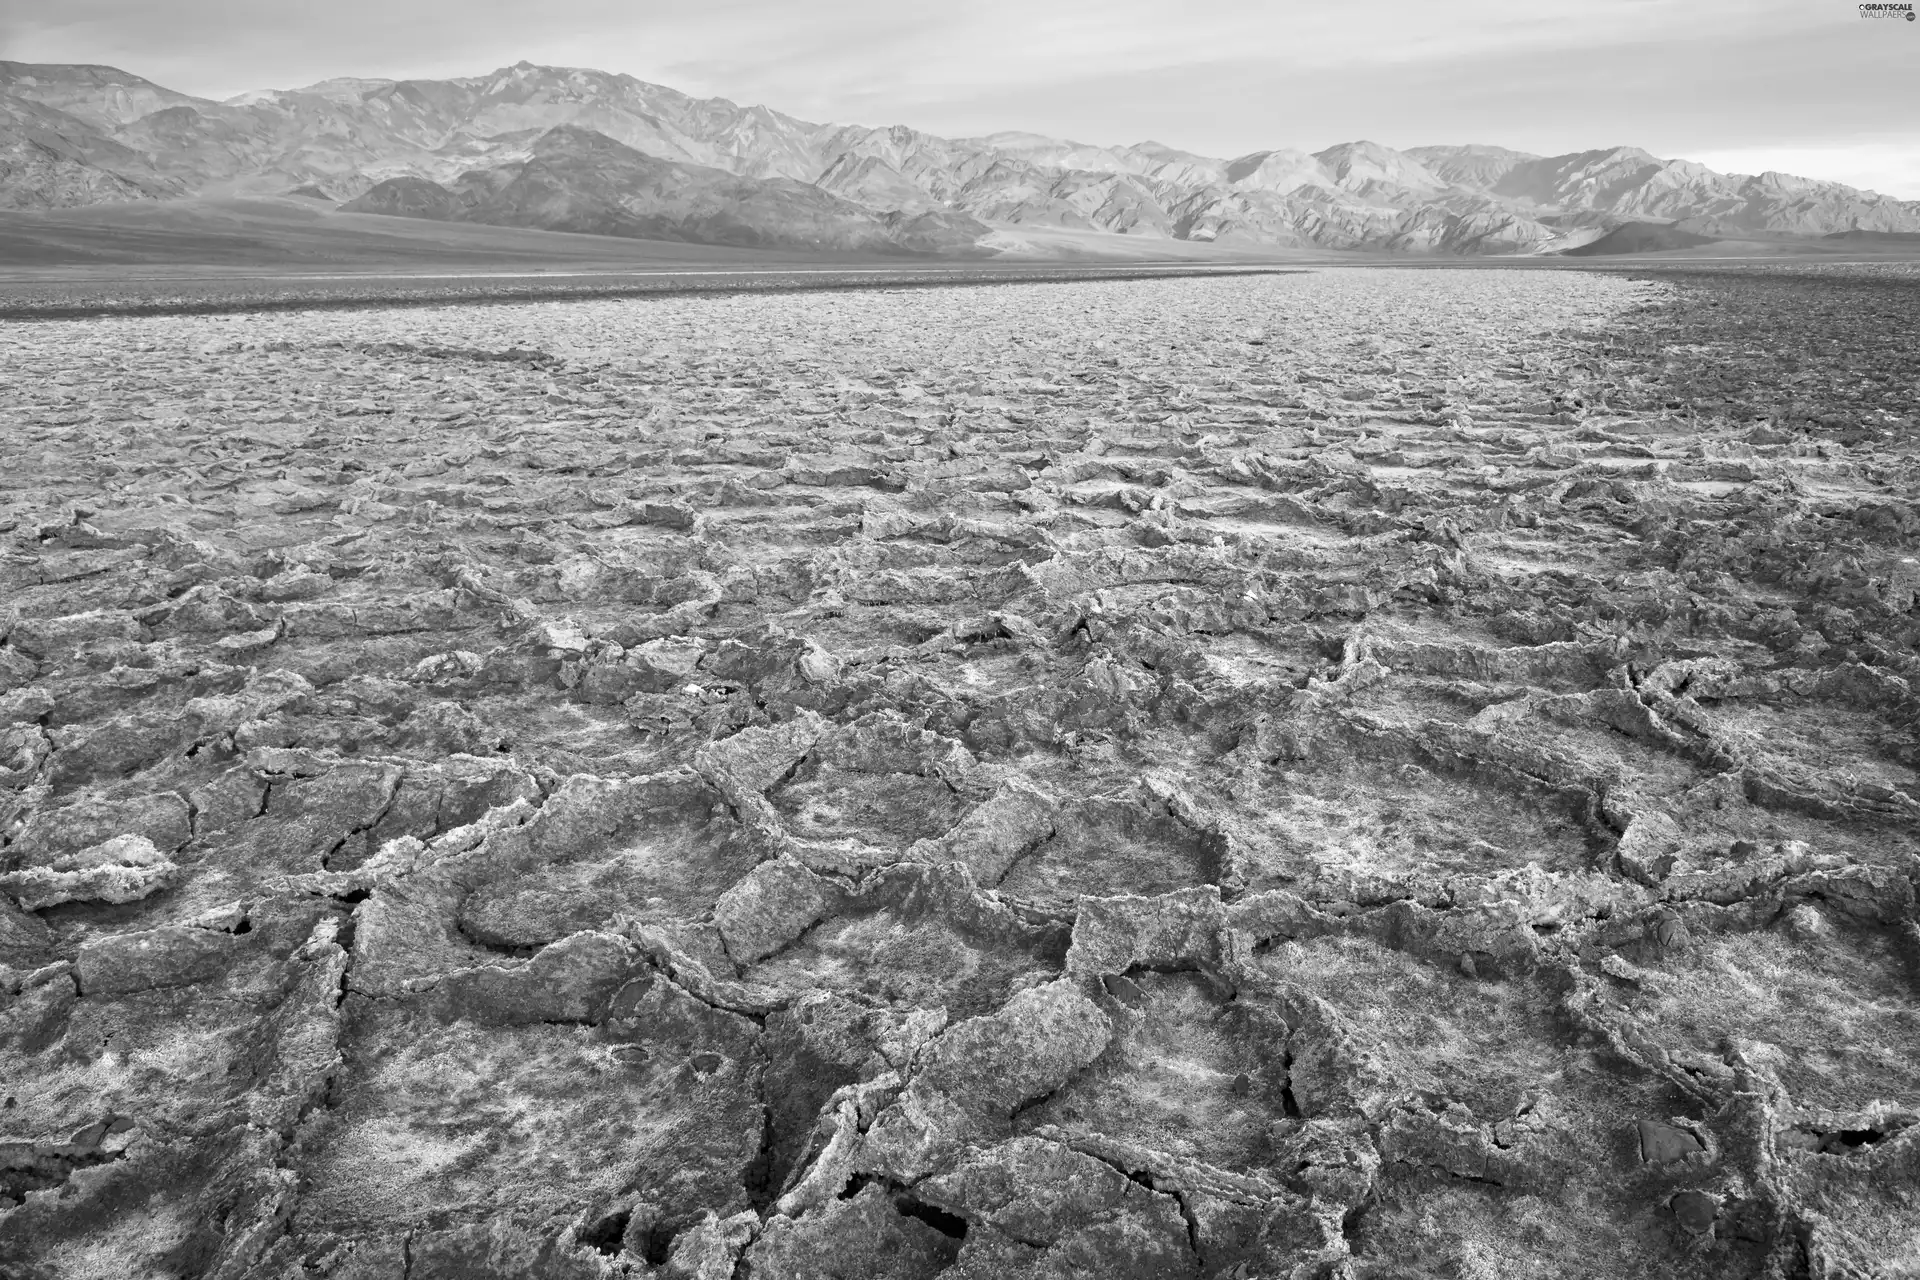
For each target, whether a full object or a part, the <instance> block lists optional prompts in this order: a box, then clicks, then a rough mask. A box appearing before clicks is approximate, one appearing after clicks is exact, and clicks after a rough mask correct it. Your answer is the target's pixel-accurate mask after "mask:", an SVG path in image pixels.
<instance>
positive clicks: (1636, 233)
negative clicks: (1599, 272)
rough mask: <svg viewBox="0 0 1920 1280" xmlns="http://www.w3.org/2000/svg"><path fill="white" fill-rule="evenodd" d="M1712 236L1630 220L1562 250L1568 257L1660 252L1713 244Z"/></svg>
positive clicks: (1655, 223)
mask: <svg viewBox="0 0 1920 1280" xmlns="http://www.w3.org/2000/svg"><path fill="white" fill-rule="evenodd" d="M1715 243H1717V241H1716V240H1715V239H1714V238H1713V237H1712V236H1701V235H1695V234H1694V233H1693V232H1691V231H1683V230H1681V229H1680V228H1679V227H1676V226H1670V225H1668V224H1666V223H1658V222H1629V223H1626V224H1625V225H1623V226H1618V227H1615V228H1614V229H1613V230H1612V231H1609V232H1608V233H1607V234H1606V235H1604V236H1601V237H1600V238H1599V239H1598V240H1592V241H1589V242H1588V243H1586V244H1583V245H1578V246H1576V247H1575V248H1572V249H1563V250H1561V252H1562V253H1563V254H1565V255H1566V256H1567V257H1570V258H1592V257H1604V256H1606V255H1608V254H1615V253H1662V252H1665V251H1666V250H1668V249H1692V248H1694V247H1696V246H1698V245H1703V244H1715Z"/></svg>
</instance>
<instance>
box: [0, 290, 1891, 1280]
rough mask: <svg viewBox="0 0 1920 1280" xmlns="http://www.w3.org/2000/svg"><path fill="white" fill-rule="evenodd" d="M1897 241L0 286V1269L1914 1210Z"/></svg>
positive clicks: (1654, 1230)
mask: <svg viewBox="0 0 1920 1280" xmlns="http://www.w3.org/2000/svg"><path fill="white" fill-rule="evenodd" d="M1917 330H1920V274H1916V272H1915V269H1914V268H1912V267H1910V266H1907V267H1903V266H1897V265H1889V266H1884V267H1862V268H1846V267H1837V266H1827V267H1790V266H1781V267H1773V268H1752V269H1747V268H1733V267H1722V268H1714V269H1701V270H1698V271H1694V272H1691V273H1688V272H1678V271H1667V272H1656V273H1645V272H1642V273H1640V274H1639V275H1637V276H1636V275H1633V274H1630V273H1626V272H1574V271H1501V270H1425V271H1422V270H1374V269H1322V268H1315V269H1310V270H1304V271H1301V272H1298V273H1295V274H1285V275H1262V276H1250V277H1237V278H1218V279H1204V278H1201V279H1159V280H1107V281H1093V282H1083V283H1043V284H991V285H975V286H971V287H961V288H951V289H946V288H916V289H885V288H877V289H871V290H866V291H859V292H807V293H781V294H731V295H728V294H716V295H712V296H675V297H656V298H642V299H604V300H575V301H533V302H516V303H504V304H498V305H488V306H477V305H475V306H445V307H427V308H411V309H404V310H401V309H391V308H387V309H382V308H378V307H374V308H366V309H357V310H323V311H294V312H284V313H274V314H248V315H151V316H134V317H118V318H101V319H74V320H54V319H48V320H34V321H18V322H14V323H9V324H7V325H5V327H4V331H3V332H0V383H4V385H5V386H6V388H7V393H6V397H5V399H4V402H0V545H3V546H4V550H3V552H0V640H3V641H4V643H3V644H0V895H4V897H0V1094H3V1095H4V1097H3V1098H0V1275H5V1276H6V1277H8V1278H9V1280H83V1278H87V1280H91V1278H94V1277H98V1278H100V1280H108V1278H109V1277H111V1278H113V1280H124V1278H127V1277H149V1276H151V1277H161V1276H166V1277H182V1278H184V1277H225V1278H233V1280H237V1278H239V1277H265V1278H269V1280H305V1278H308V1277H314V1278H317V1277H337V1278H338V1280H452V1278H454V1277H460V1278H462V1280H468V1278H476V1280H477V1278H488V1277H497V1278H498V1280H517V1278H519V1277H555V1278H561V1277H564V1278H566V1280H592V1278H595V1277H604V1276H615V1275H634V1276H645V1275H660V1276H671V1277H677V1278H681V1280H693V1278H696V1277H697V1278H698V1280H742V1278H746V1280H815V1278H817V1277H847V1278H849V1280H852V1278H855V1277H878V1276H889V1277H899V1278H900V1280H920V1278H922V1277H933V1276H936V1275H937V1276H941V1277H945V1278H946V1280H976V1278H979V1280H985V1278H991V1280H1011V1278H1013V1277H1023V1276H1030V1277H1035V1278H1038V1277H1053V1276H1086V1277H1139V1278H1140V1280H1150V1278H1156V1277H1181V1276H1192V1277H1208V1278H1218V1280H1228V1278H1233V1280H1248V1278H1251V1277H1302V1278H1304V1277H1334V1276H1350V1277H1355V1278H1365V1280H1388V1278H1390V1277H1407V1278H1410V1277H1463V1278H1472V1280H1507V1278H1510V1277H1560V1276H1568V1275H1580V1276H1586V1277H1638V1276H1698V1277H1760V1276H1772V1277H1779V1278H1781V1280H1786V1278H1788V1277H1795V1276H1827V1277H1843V1276H1844V1277H1869V1276H1887V1277H1891V1276H1911V1275H1915V1274H1920V1123H1917V1122H1920V928H1916V915H1915V883H1916V879H1917V878H1920V736H1917V735H1920V698H1917V697H1916V683H1917V682H1920V657H1917V656H1916V642H1917V641H1920V612H1917V611H1916V596H1917V595H1920V559H1917V558H1916V557H1920V448H1917V447H1916V440H1917V439H1920V437H1916V434H1915V433H1916V429H1917V427H1920V365H1917V364H1916V359H1915V353H1914V347H1913V335H1914V334H1915V332H1916V331H1917Z"/></svg>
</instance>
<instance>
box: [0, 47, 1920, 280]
mask: <svg viewBox="0 0 1920 1280" xmlns="http://www.w3.org/2000/svg"><path fill="white" fill-rule="evenodd" d="M563 128H564V129H567V130H572V131H576V132H575V133H569V134H564V135H560V139H561V142H564V143H565V144H566V145H565V146H561V145H560V143H559V142H556V143H555V144H554V145H553V147H552V148H550V150H553V151H554V152H555V154H554V155H549V156H547V157H545V158H544V159H536V158H535V157H534V156H533V151H534V149H535V148H537V147H538V146H539V145H540V142H541V140H542V139H546V138H551V137H553V136H554V133H553V131H554V130H556V129H563ZM585 133H591V134H594V135H596V136H598V137H602V138H605V139H607V140H608V142H609V143H610V144H611V145H612V146H613V147H616V148H619V150H618V151H611V150H601V151H596V149H595V148H596V147H597V146H598V144H594V143H591V142H590V141H589V140H587V139H585V138H584V137H583V136H581V135H583V134H585ZM561 151H565V152H567V155H566V156H564V157H560V156H559V152H561ZM594 154H601V155H604V156H605V157H610V158H611V159H609V161H608V162H609V164H611V165H612V168H613V169H614V170H617V171H618V173H619V174H620V175H622V177H621V181H622V182H625V183H626V184H627V189H625V190H621V191H615V190H613V188H612V187H610V186H609V185H608V181H609V180H608V177H607V175H606V174H603V173H596V172H595V171H594V166H593V164H592V163H590V162H589V161H588V160H587V159H586V157H588V156H590V155H594ZM635 156H638V157H641V158H644V159H645V160H649V161H656V162H659V164H664V165H669V166H678V168H674V169H660V168H658V167H657V166H650V165H648V164H645V163H642V162H641V161H640V160H636V159H635V158H634V157H635ZM530 165H531V166H533V169H534V171H535V174H536V178H534V179H530V178H528V177H527V174H528V172H529V166H530ZM488 175H491V176H488ZM723 178H724V180H722V179H723ZM536 180H537V182H538V183H541V184H545V185H544V186H542V190H543V192H544V195H543V196H542V197H541V198H540V199H538V200H535V199H532V198H531V196H530V194H529V192H530V188H529V186H528V184H529V183H530V182H534V181H536ZM422 183H425V184H430V187H431V188H432V189H435V190H438V191H441V192H443V193H445V195H444V197H442V196H435V195H433V193H432V190H430V189H429V187H428V186H421V185H419V184H422ZM515 183H519V184H520V185H519V186H518V187H515V185H514V184H515ZM674 183H678V184H679V185H678V186H677V187H675V186H674V185H673V184H674ZM383 184H397V185H386V186H383ZM670 187H671V188H672V189H671V190H670V189H669V188H670ZM562 188H564V190H562ZM799 188H806V190H805V191H802V190H800V189H799ZM299 189H311V190H315V191H318V192H321V193H324V194H325V195H326V196H327V197H328V198H329V199H332V200H334V201H336V202H337V203H340V204H342V205H343V206H346V207H350V208H359V209H361V210H366V209H368V208H370V207H373V206H384V205H391V206H393V207H394V210H395V211H396V212H405V214H406V216H414V217H419V216H446V217H451V218H461V219H467V220H486V219H489V218H500V219H509V220H511V219H529V218H535V219H538V218H547V219H550V220H552V221H553V229H574V230H578V229H580V225H581V224H582V220H584V222H585V223H587V224H594V225H604V226H608V227H621V228H625V229H624V230H621V231H618V232H616V234H633V235H640V234H650V235H657V236H665V237H667V238H687V237H697V236H711V235H725V236H731V237H734V238H733V239H727V240H720V241H715V242H716V243H756V242H762V243H768V244H774V243H778V244H784V245H804V244H812V243H816V241H817V240H818V238H819V237H820V236H826V238H827V242H828V243H825V244H822V245H821V247H834V248H876V247H881V246H883V245H892V246H893V249H891V250H885V251H901V252H929V253H951V252H966V251H968V249H969V247H970V246H971V245H972V244H974V243H977V242H978V240H979V239H980V238H983V237H985V236H986V235H988V234H989V233H990V228H989V226H988V225H987V224H997V225H1000V226H1005V227H1012V228H1021V227H1030V228H1061V229H1067V230H1075V231H1091V232H1102V233H1108V234H1118V235H1129V236H1143V237H1157V238H1162V239H1173V240H1191V241H1196V242H1209V241H1210V242H1214V243H1222V244H1230V245H1236V246H1247V247H1250V248H1252V247H1275V248H1301V247H1312V248H1318V249H1369V250H1387V251H1399V252H1415V253H1434V252H1440V253H1478V254H1488V253H1495V254H1511V253H1540V252H1552V251H1558V250H1564V249H1566V248H1570V247H1575V246H1577V245H1579V244H1581V243H1585V242H1587V241H1591V240H1595V239H1598V238H1600V237H1602V236H1605V235H1607V234H1608V233H1609V232H1611V231H1612V230H1614V229H1615V228H1618V227H1621V226H1624V225H1627V224H1629V223H1649V224H1660V225H1671V226H1673V227H1675V228H1676V229H1677V230H1678V231H1679V232H1682V233H1685V234H1688V235H1699V236H1705V237H1709V238H1714V237H1729V236H1733V237H1737V236H1742V235H1754V234H1760V235H1788V236H1809V237H1813V236H1826V235H1833V234H1839V233H1847V232H1863V233H1864V232H1881V233H1892V234H1899V233H1910V232H1920V201H1901V200H1897V199H1895V198H1893V197H1889V196H1884V195H1880V194H1878V193H1873V192H1865V191H1859V190H1857V189H1855V188H1851V187H1846V186H1844V185H1842V184H1839V183H1831V182H1822V181H1819V180H1815V179H1808V178H1800V177H1794V176H1792V175H1786V174H1775V173H1769V174H1761V175H1743V174H1720V173H1716V172H1714V171H1713V170H1711V169H1708V168H1706V167H1705V166H1704V165H1700V164H1697V163H1695V162H1692V161H1687V160H1671V159H1661V158H1659V157H1655V156H1653V155H1651V154H1649V153H1648V152H1646V151H1644V150H1641V149H1639V148H1635V147H1626V146H1615V147H1602V148H1594V149H1590V150H1587V151H1579V152H1569V153H1566V154H1563V155H1558V156H1538V155H1534V154H1532V153H1529V152H1521V151H1515V150H1511V149H1508V148H1504V147H1497V146H1490V145H1486V144H1462V145H1453V146H1423V147H1412V148H1407V149H1405V150H1396V149H1394V148H1391V147H1386V146H1382V145H1380V144H1378V143H1374V142H1370V141H1366V140H1356V141H1352V142H1346V143H1339V144H1336V145H1335V146H1332V147H1328V148H1324V149H1323V150H1321V151H1318V152H1313V153H1307V152H1302V151H1297V150H1293V149H1290V148H1284V147H1281V148H1271V149H1265V150H1259V151H1254V152H1249V153H1247V154H1245V155H1242V156H1237V157H1211V156H1204V155H1200V154H1198V153H1194V152H1188V151H1183V150H1180V149H1178V148H1175V147H1170V146H1167V145H1164V144H1161V143H1157V142H1152V141H1145V142H1140V143H1132V144H1126V145H1121V146H1101V145H1095V144H1090V143H1084V142H1078V141H1074V140H1071V139H1064V138H1054V137H1050V136H1048V135H1044V134H1037V133H1029V132H1019V131H1008V132H1002V133H996V134H989V135H985V136H983V137H975V138H945V137H941V136H938V135H935V134H930V133H926V132H924V131H921V130H917V129H913V128H911V127H909V126H904V125H892V126H880V127H875V126H865V125H847V124H831V123H815V122H811V121H807V120H802V119H800V118H798V117H795V116H790V115H786V114H784V113H782V112H780V111H778V110H776V109H774V108H772V107H769V106H764V105H757V104H756V105H750V106H742V105H740V104H737V103H734V102H732V101H730V100H728V99H725V98H718V97H709V98H696V97H694V96H692V95H689V94H686V93H684V92H682V91H680V90H677V89H673V88H670V87H668V86H664V85H655V84H650V83H648V82H645V81H642V80H639V79H637V78H635V77H633V76H630V75H625V74H622V73H615V72H606V71H599V70H595V69H592V68H578V67H546V66H540V65H536V64H534V63H531V62H528V61H525V60H523V61H521V62H518V63H515V64H513V65H511V66H506V67H500V68H496V69H495V70H493V71H491V72H487V73H484V74H481V75H474V76H465V77H456V78H453V79H447V80H427V79H398V80H396V79H385V78H361V77H351V76H346V77H335V78H333V79H329V80H324V81H320V82H317V83H315V84H312V85H307V86H303V87H301V88H296V89H270V90H261V91H256V92H252V93H247V94H241V95H238V96H236V97H234V98H231V99H228V100H227V101H225V102H214V101H211V100H209V99H204V98H196V97H193V96H191V95H187V94H182V93H178V92H176V91H174V90H171V89H167V88H165V87H163V86H160V85H157V84H154V83H153V82H151V81H148V80H145V79H142V78H141V77H139V76H137V75H134V74H132V73H130V72H125V71H121V70H120V69H118V68H114V67H105V66H97V65H91V64H29V63H17V62H0V208H12V209H44V208H59V207H68V206H72V205H82V204H88V203H98V202H102V201H115V200H148V199H167V198H170V197H174V196H180V195H188V194H193V195H216V196H223V195H258V194H280V193H284V192H287V191H292V190H299ZM376 192H377V193H378V194H375V193H376ZM513 192H518V194H517V195H515V194H512V193H513ZM503 193H508V194H503ZM722 206H726V207H725V208H723V207H722ZM429 210H436V211H438V212H437V213H428V212H427V211H429ZM616 210H617V211H618V212H616ZM502 225H544V224H537V223H536V224H529V223H527V222H524V221H507V222H503V223H502ZM909 226H917V227H918V228H919V230H917V231H911V232H902V231H901V228H902V227H909ZM644 228H651V230H650V231H648V230H643V229H644ZM756 237H758V238H759V239H758V240H756V239H755V238H756ZM968 237H973V239H972V240H969V239H968ZM909 246H912V247H909Z"/></svg>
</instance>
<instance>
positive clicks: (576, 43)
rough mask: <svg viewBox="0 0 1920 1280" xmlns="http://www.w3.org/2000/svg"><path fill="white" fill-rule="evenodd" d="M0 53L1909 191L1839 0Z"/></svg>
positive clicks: (1146, 13)
mask: <svg viewBox="0 0 1920 1280" xmlns="http://www.w3.org/2000/svg"><path fill="white" fill-rule="evenodd" d="M0 58H7V59H13V60H17V61H25V62H99V63H108V64H111V65H113V66H118V67H121V68H123V69H125V70H128V71H132V72H135V73H136V74H139V75H142V76H145V77H147V78H148V79H150V80H154V81H156V82H158V83H160V84H163V85H166V86H168V87H169V88H173V89H178V90H181V91H184V92H187V93H193V94H198V95H201V96H204V97H214V98H224V97H229V96H231V95H233V94H236V93H240V92H243V91H246V90H251V89H262V88H291V87H295V86H298V85H303V84H310V83H312V82H314V81H316V80H322V79H327V78H330V77H333V76H341V75H355V76H379V77H393V78H403V77H432V78H438V77H446V76H456V75H476V74H481V73H484V72H486V71H489V70H492V69H494V68H496V67H500V66H504V65H507V64H509V63H512V62H517V61H519V60H521V59H523V58H524V59H528V60H531V61H533V62H538V63H547V64H553V65H562V66H589V67H596V68H599V69H601V70H606V71H617V72H626V73H628V74H631V75H634V76H637V77H639V78H640V79H642V80H650V81H654V82H656V83H661V84H667V85H671V86H673V87H675V88H678V89H681V90H684V91H686V92H689V93H694V94H699V95H702V96H708V95H711V96H718V97H725V98H730V99H732V100H734V101H736V102H741V103H764V104H766V105H768V106H771V107H775V108H777V109H779V110H781V111H785V112H787V113H788V114H790V115H796V116H800V117H802V118H804V119H809V120H816V121H834V122H845V123H858V124H869V125H888V124H907V125H912V126H914V127H915V128H919V129H924V130H927V131H929V132H932V133H937V134H944V135H948V136H975V135H979V134H986V133H993V132H998V131H1001V130H1009V129H1017V130H1027V131H1031V132H1036V133H1045V134H1052V135H1056V136H1063V137H1069V138H1073V139H1075V140H1077V141H1082V142H1091V143H1098V144H1116V143H1127V142H1138V141H1142V140H1145V139H1149V138H1151V139H1153V140H1155V141H1159V142H1163V143H1166V144H1168V145H1170V146H1175V147H1180V148H1183V149H1185V150H1189V151H1196V152H1200V153H1202V154H1206V155H1216V156H1234V155H1241V154H1245V153H1246V152H1249V151H1255V150H1261V149H1265V148H1270V147H1300V148H1302V149H1306V150H1317V149H1319V148H1322V147H1325V146H1329V145H1331V144H1333V143H1335V142H1345V141H1351V140H1354V139H1358V138H1366V139H1370V140H1372V141H1375V142H1380V143H1384V144H1386V145H1388V146H1393V147H1408V146H1417V145H1421V144H1426V143H1461V142H1480V143H1492V144H1495V145H1500V146H1507V147H1514V148H1517V149H1520V150H1524V151H1534V152H1540V153H1543V154H1558V153H1562V152H1567V151H1577V150H1586V149H1588V148H1592V147H1604V146H1615V145H1632V146H1639V147H1643V148H1645V149H1646V150H1648V151H1651V152H1653V153H1654V154H1655V155H1659V156H1663V157H1669V158H1673V157H1680V158H1686V159H1691V160H1699V161H1702V162H1703V163H1706V164H1708V165H1710V166H1712V167H1713V168H1715V169H1719V170H1721V171H1723V172H1740V173H1755V172H1760V171H1763V170H1766V169H1779V170H1781V171H1783V172H1788V173H1796V174H1800V175H1802V176H1805V177H1814V178H1826V179H1831V180H1835V181H1840V182H1846V183H1849V184H1851V185H1854V186H1860V187H1866V188H1869V189H1873V190H1878V191H1883V192H1886V193H1888V194H1891V195H1897V196H1901V197H1903V198H1906V199H1920V22H1913V23H1908V22H1904V21H1897V20H1896V21H1868V20H1863V19H1862V18H1861V16H1860V13H1859V6H1858V5H1857V4H1855V3H1850V2H1845V0H1686V2H1685V3H1681V2H1678V0H1588V2H1587V3H1580V4H1574V3H1564V2H1562V0H1538V2H1537V3H1528V4H1523V3H1513V2H1511V0H1500V2H1497V3H1496V2H1494V0H1445V2H1444V3H1441V2H1437V0H1368V2H1366V3H1351V4H1341V3H1334V2H1332V0H1325V2H1323V3H1283V2H1280V0H1208V3H1206V4H1204V5H1191V4H1179V3H1174V2H1172V0H942V2H941V3H938V4H930V3H923V2H922V0H838V2H835V3H811V2H809V0H541V3H538V4H533V3H528V2H527V0H328V2H327V3H325V4H306V3H294V2H292V0H0Z"/></svg>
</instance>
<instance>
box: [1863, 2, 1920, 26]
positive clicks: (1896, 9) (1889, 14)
mask: <svg viewBox="0 0 1920 1280" xmlns="http://www.w3.org/2000/svg"><path fill="white" fill-rule="evenodd" d="M1860 16H1861V17H1863V18H1881V19H1887V20H1890V21H1895V22H1898V21H1900V20H1901V19H1905V20H1906V21H1908V22H1912V21H1913V6H1912V5H1910V4H1863V5H1861V6H1860Z"/></svg>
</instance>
